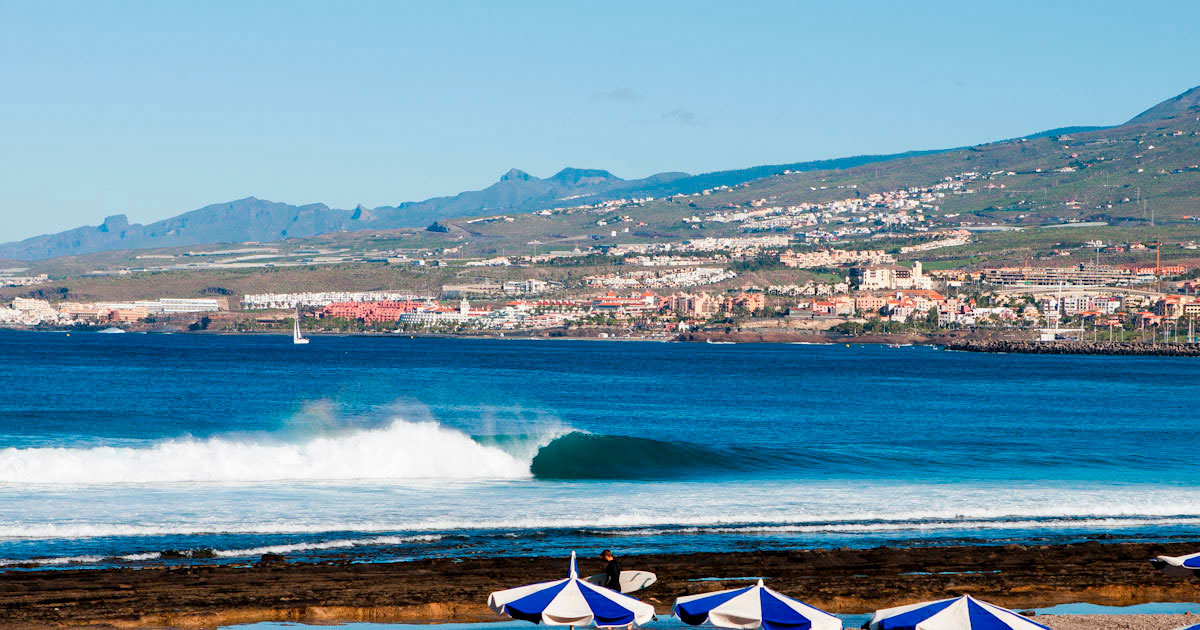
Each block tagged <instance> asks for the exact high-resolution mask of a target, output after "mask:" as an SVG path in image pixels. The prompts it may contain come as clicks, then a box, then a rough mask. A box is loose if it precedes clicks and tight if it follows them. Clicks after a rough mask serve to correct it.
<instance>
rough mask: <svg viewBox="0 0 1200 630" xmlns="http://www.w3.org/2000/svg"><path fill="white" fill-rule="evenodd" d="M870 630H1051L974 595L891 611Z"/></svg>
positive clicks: (879, 614)
mask: <svg viewBox="0 0 1200 630" xmlns="http://www.w3.org/2000/svg"><path fill="white" fill-rule="evenodd" d="M864 627H865V628H870V630H1034V629H1035V628H1041V629H1042V630H1049V628H1047V627H1046V626H1043V625H1042V624H1040V623H1034V622H1032V621H1030V620H1029V619H1028V618H1026V617H1022V616H1021V615H1018V614H1017V613H1015V612H1013V611H1011V610H1009V609H1007V608H1001V607H999V606H996V605H993V604H989V603H987V602H981V601H979V600H978V599H975V598H974V597H971V596H970V595H963V596H962V597H955V598H952V599H943V600H939V601H936V602H923V603H920V604H909V605H908V606H897V607H895V608H887V609H884V610H880V611H878V612H876V613H875V616H873V617H871V621H870V622H869V623H868V624H867V625H866V626H864Z"/></svg>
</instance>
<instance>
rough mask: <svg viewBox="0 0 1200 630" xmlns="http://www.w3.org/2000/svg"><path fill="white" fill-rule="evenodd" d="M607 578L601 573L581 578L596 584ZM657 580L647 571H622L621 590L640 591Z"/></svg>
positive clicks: (599, 584)
mask: <svg viewBox="0 0 1200 630" xmlns="http://www.w3.org/2000/svg"><path fill="white" fill-rule="evenodd" d="M607 579H608V577H607V576H606V575H604V574H603V573H601V574H600V575H593V576H590V577H586V578H584V579H583V581H585V582H588V583H590V584H595V585H596V586H602V585H603V584H604V582H605V581H606V580H607ZM657 581H658V576H657V575H654V574H653V573H651V572H649V571H622V572H621V592H622V593H632V592H634V591H640V590H642V589H644V588H646V587H647V586H650V585H651V584H654V583H655V582H657Z"/></svg>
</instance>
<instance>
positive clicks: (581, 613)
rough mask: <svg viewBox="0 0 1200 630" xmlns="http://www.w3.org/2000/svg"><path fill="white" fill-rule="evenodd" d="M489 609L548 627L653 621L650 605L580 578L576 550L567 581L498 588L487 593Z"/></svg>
mask: <svg viewBox="0 0 1200 630" xmlns="http://www.w3.org/2000/svg"><path fill="white" fill-rule="evenodd" d="M488 608H491V609H492V610H494V611H495V612H496V614H499V615H508V616H509V617H512V618H513V619H521V620H523V621H532V622H533V623H544V624H546V625H549V626H589V625H593V624H595V625H596V626H597V627H599V628H615V627H621V626H634V625H638V626H640V625H642V624H644V623H648V622H650V621H653V620H654V607H653V606H651V605H650V604H645V603H642V602H639V601H638V600H636V599H634V598H632V597H630V596H628V595H622V594H620V593H618V592H616V591H613V590H609V589H607V588H604V587H603V586H596V585H595V584H590V583H588V582H585V581H583V580H581V579H579V569H578V568H577V567H576V565H575V552H574V551H572V552H571V569H570V571H569V573H568V574H567V578H566V579H565V580H555V581H553V582H540V583H538V584H530V585H528V586H519V587H517V588H510V589H508V590H505V591H496V592H495V593H492V594H491V595H489V596H488Z"/></svg>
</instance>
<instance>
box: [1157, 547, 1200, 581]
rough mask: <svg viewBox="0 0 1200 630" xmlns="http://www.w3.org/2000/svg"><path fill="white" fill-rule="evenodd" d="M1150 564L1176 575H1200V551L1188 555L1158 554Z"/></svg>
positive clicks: (1168, 573)
mask: <svg viewBox="0 0 1200 630" xmlns="http://www.w3.org/2000/svg"><path fill="white" fill-rule="evenodd" d="M1150 564H1151V565H1152V566H1153V567H1154V568H1156V569H1158V570H1159V571H1162V572H1163V573H1166V574H1167V575H1170V576H1174V577H1192V576H1193V575H1200V553H1193V554H1188V555H1186V556H1158V557H1156V558H1154V559H1153V560H1151V561H1150Z"/></svg>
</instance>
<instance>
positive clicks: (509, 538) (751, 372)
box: [0, 332, 1200, 566]
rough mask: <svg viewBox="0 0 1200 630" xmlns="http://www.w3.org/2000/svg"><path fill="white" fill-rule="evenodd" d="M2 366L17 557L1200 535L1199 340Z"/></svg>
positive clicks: (161, 356) (446, 348) (239, 349)
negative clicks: (1042, 346)
mask: <svg viewBox="0 0 1200 630" xmlns="http://www.w3.org/2000/svg"><path fill="white" fill-rule="evenodd" d="M0 366H2V369H3V373H4V384H3V387H2V388H0V498H2V499H3V500H2V501H0V563H4V564H12V563H15V562H22V561H28V560H29V559H41V560H42V561H43V562H45V561H46V559H53V560H51V561H50V562H57V563H61V564H57V565H51V566H77V565H81V564H82V565H88V566H91V565H98V564H112V563H118V564H129V565H135V566H136V565H140V564H146V563H150V564H155V563H164V562H172V561H175V560H174V559H172V558H170V557H164V555H163V554H162V552H163V551H164V550H178V551H182V552H184V554H185V555H186V553H189V552H192V551H194V550H198V549H205V550H207V549H211V550H214V552H213V553H215V554H216V555H217V558H215V559H214V560H213V561H221V562H242V561H247V560H252V559H254V558H255V557H256V556H257V555H258V554H261V553H263V552H265V551H283V552H286V553H288V554H289V555H290V556H294V557H301V558H308V559H322V558H329V557H333V556H349V557H351V558H353V559H360V560H366V561H370V560H378V559H405V558H413V557H421V556H428V555H472V554H505V553H514V554H543V553H565V552H567V551H568V550H569V549H571V548H580V549H583V550H588V549H591V548H594V547H595V548H599V547H613V548H618V549H620V550H621V551H622V552H623V553H625V554H632V553H637V552H639V551H641V552H650V551H690V550H697V549H706V550H709V549H756V548H777V547H811V546H842V545H850V546H875V545H878V544H947V543H958V542H979V543H993V542H1007V541H1013V540H1025V541H1028V540H1053V541H1059V540H1078V539H1083V538H1088V537H1093V536H1098V535H1103V536H1105V537H1106V538H1112V539H1147V538H1172V537H1176V538H1197V537H1200V464H1197V463H1195V460H1194V458H1192V457H1191V453H1192V451H1193V450H1194V449H1193V444H1194V443H1195V442H1196V435H1197V433H1196V430H1195V429H1194V427H1195V425H1196V423H1195V420H1194V415H1193V413H1192V409H1193V407H1194V405H1195V401H1196V400H1197V399H1198V396H1197V394H1200V385H1198V383H1200V379H1198V377H1200V361H1196V360H1193V359H1187V358H1161V357H1075V356H1061V357H1056V356H1027V355H990V354H967V353H950V352H943V351H938V350H935V349H932V348H926V347H910V348H888V347H884V346H854V347H849V348H848V347H845V346H841V345H835V346H807V345H806V346H802V345H752V344H746V345H701V344H664V343H649V342H646V343H635V342H591V341H566V340H564V341H524V340H462V339H424V338H419V339H411V338H408V337H402V336H394V337H318V338H315V339H314V340H313V342H312V343H311V344H309V345H307V346H293V345H292V344H291V343H290V339H289V338H286V337H278V336H253V337H251V336H200V335H137V334H124V335H105V334H84V333H74V334H72V335H70V336H67V335H65V334H56V333H28V332H0ZM167 555H168V556H170V555H172V554H167Z"/></svg>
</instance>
